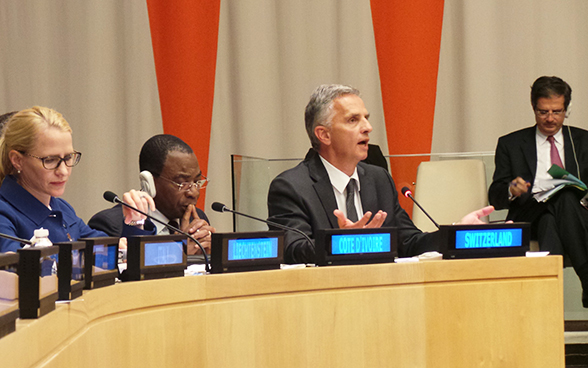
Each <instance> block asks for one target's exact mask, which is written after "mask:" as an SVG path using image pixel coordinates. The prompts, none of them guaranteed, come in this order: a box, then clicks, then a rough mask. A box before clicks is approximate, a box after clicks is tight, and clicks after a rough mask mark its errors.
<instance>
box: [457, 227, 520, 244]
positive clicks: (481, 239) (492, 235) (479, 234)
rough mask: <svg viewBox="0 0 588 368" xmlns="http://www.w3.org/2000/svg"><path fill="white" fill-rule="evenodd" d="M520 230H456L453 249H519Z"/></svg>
mask: <svg viewBox="0 0 588 368" xmlns="http://www.w3.org/2000/svg"><path fill="white" fill-rule="evenodd" d="M522 241H523V230H522V229H516V228H513V229H488V230H458V231H456V232H455V249H474V248H505V247H520V246H521V245H522Z"/></svg>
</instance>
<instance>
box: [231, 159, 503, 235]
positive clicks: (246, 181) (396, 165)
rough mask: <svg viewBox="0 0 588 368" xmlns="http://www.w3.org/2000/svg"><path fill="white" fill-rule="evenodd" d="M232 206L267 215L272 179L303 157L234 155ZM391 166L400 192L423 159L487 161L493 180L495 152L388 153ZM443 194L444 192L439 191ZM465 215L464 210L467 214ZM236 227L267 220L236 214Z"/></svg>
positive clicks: (412, 181) (406, 203)
mask: <svg viewBox="0 0 588 368" xmlns="http://www.w3.org/2000/svg"><path fill="white" fill-rule="evenodd" d="M231 157H232V167H231V168H232V180H233V206H232V208H233V209H235V210H236V211H239V212H243V213H246V214H248V215H252V216H256V217H260V218H262V219H266V218H267V193H268V190H269V186H270V183H271V181H272V180H273V179H274V178H275V177H276V176H277V175H279V174H280V173H281V172H282V171H285V170H288V169H290V168H293V167H294V166H296V165H298V164H299V163H300V162H301V161H302V158H291V159H272V158H260V157H250V156H242V155H232V156H231ZM385 157H386V159H387V160H388V167H389V169H390V170H391V173H392V177H393V178H394V182H395V184H396V188H397V189H398V191H399V192H400V189H401V188H402V187H403V186H408V187H409V188H411V189H412V190H413V191H414V190H416V188H417V186H418V185H417V183H416V174H417V169H418V165H419V164H420V163H421V162H423V161H440V160H467V159H476V160H481V161H483V162H484V165H485V167H486V184H487V186H490V184H491V183H492V175H493V173H494V152H493V151H492V152H465V153H431V154H410V155H389V156H385ZM440 195H442V193H440ZM399 200H400V204H401V206H402V207H403V208H404V209H405V210H406V211H407V212H408V213H409V215H410V214H412V207H413V204H412V202H410V200H409V199H407V198H404V196H402V195H400V198H399ZM464 215H465V214H464ZM505 217H506V211H496V212H495V213H494V214H492V215H491V216H490V220H491V221H496V220H501V219H504V218H505ZM233 230H234V231H262V230H267V225H265V224H264V223H261V222H258V221H255V220H251V219H248V218H245V217H241V216H236V215H233Z"/></svg>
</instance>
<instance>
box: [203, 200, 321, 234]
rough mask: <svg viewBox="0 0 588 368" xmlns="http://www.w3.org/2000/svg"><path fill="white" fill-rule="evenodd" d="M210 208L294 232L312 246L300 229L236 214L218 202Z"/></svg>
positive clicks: (243, 214)
mask: <svg viewBox="0 0 588 368" xmlns="http://www.w3.org/2000/svg"><path fill="white" fill-rule="evenodd" d="M210 207H211V208H212V210H213V211H216V212H232V213H234V214H236V215H239V216H244V217H247V218H250V219H252V220H257V221H261V222H264V223H266V224H268V225H270V226H274V227H277V228H279V229H282V230H286V231H294V232H296V233H298V234H300V235H302V236H303V237H304V238H306V240H308V242H309V243H310V244H314V242H313V241H312V240H311V239H310V238H309V237H308V235H306V234H305V233H304V232H303V231H302V230H300V229H296V228H294V227H290V226H286V225H282V224H278V223H277V222H273V221H268V220H264V219H261V218H259V217H253V216H251V215H247V214H245V213H241V212H238V211H235V210H232V209H230V208H228V207H227V206H225V205H224V204H222V203H219V202H214V203H213V204H212V206H210Z"/></svg>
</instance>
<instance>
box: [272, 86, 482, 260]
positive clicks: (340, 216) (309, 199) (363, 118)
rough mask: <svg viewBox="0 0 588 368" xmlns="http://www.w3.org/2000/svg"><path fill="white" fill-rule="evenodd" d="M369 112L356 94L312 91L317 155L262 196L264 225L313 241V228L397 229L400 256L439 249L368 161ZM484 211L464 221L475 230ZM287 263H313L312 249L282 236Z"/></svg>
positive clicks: (310, 120)
mask: <svg viewBox="0 0 588 368" xmlns="http://www.w3.org/2000/svg"><path fill="white" fill-rule="evenodd" d="M368 118H369V113H368V110H367V109H366V107H365V106H364V103H363V100H362V99H361V98H360V97H359V91H358V90H356V89H354V88H352V87H348V86H342V85H322V86H319V87H318V88H316V89H315V91H314V92H313V93H312V95H311V97H310V102H309V103H308V105H307V106H306V113H305V122H306V131H307V133H308V136H309V137H310V141H311V143H312V148H313V149H314V150H315V151H316V153H315V154H313V155H309V156H308V157H307V158H306V159H305V160H304V161H303V162H301V163H300V164H299V165H298V166H296V167H295V168H293V169H290V170H287V171H285V172H283V173H282V174H280V175H278V176H277V177H276V178H275V179H274V180H273V181H272V183H271V185H270V189H269V194H268V213H269V220H270V221H274V222H278V223H281V224H283V225H286V226H290V227H294V228H297V229H300V230H301V231H303V232H304V233H306V234H307V235H308V236H309V237H310V238H311V239H313V238H314V234H315V232H316V231H317V230H319V229H331V228H364V227H366V228H377V227H381V226H395V227H398V228H399V241H400V243H399V249H398V252H399V255H400V256H401V257H404V256H413V255H418V254H420V253H423V252H426V251H430V250H437V249H438V243H437V242H436V238H437V237H436V235H435V234H436V233H422V232H421V231H420V230H419V229H417V228H416V227H415V226H414V224H413V223H412V221H411V220H410V218H409V217H408V215H407V214H406V212H405V211H404V210H403V209H402V207H400V204H399V203H398V192H397V191H396V188H395V186H394V181H393V180H392V177H391V176H390V175H389V174H388V172H387V171H386V170H384V169H383V168H381V167H377V166H373V165H368V164H365V163H361V162H360V161H362V160H364V159H365V158H366V157H367V152H368V142H369V133H370V132H371V131H372V126H371V125H370V123H369V120H368ZM492 210H493V209H492V207H486V208H483V209H481V210H479V211H476V212H473V213H471V214H469V215H467V216H466V217H464V218H463V219H462V222H463V223H481V221H480V220H479V218H480V217H482V216H486V215H488V214H489V213H490V212H492ZM285 243H286V244H285V254H284V259H285V261H286V262H287V263H314V261H315V253H314V244H311V243H309V242H308V240H306V239H305V238H304V237H303V236H302V235H300V234H298V233H295V232H292V231H289V232H286V241H285Z"/></svg>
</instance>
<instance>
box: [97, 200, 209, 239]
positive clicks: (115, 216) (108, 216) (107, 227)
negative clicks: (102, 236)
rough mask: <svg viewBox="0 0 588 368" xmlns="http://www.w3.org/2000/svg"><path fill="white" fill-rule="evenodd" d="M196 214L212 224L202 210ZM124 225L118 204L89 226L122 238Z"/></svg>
mask: <svg viewBox="0 0 588 368" xmlns="http://www.w3.org/2000/svg"><path fill="white" fill-rule="evenodd" d="M196 212H197V213H198V216H199V217H200V218H201V219H202V220H205V221H206V222H208V223H210V222H209V221H208V217H206V215H205V214H204V212H203V211H202V210H201V209H199V208H196ZM123 223H124V218H123V212H122V205H120V204H117V205H116V206H114V207H111V208H108V209H106V210H103V211H100V212H98V213H97V214H95V215H94V216H92V218H91V219H90V221H88V226H90V227H91V228H92V229H96V230H101V231H104V232H105V233H106V234H108V235H109V236H121V234H122V230H123Z"/></svg>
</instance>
